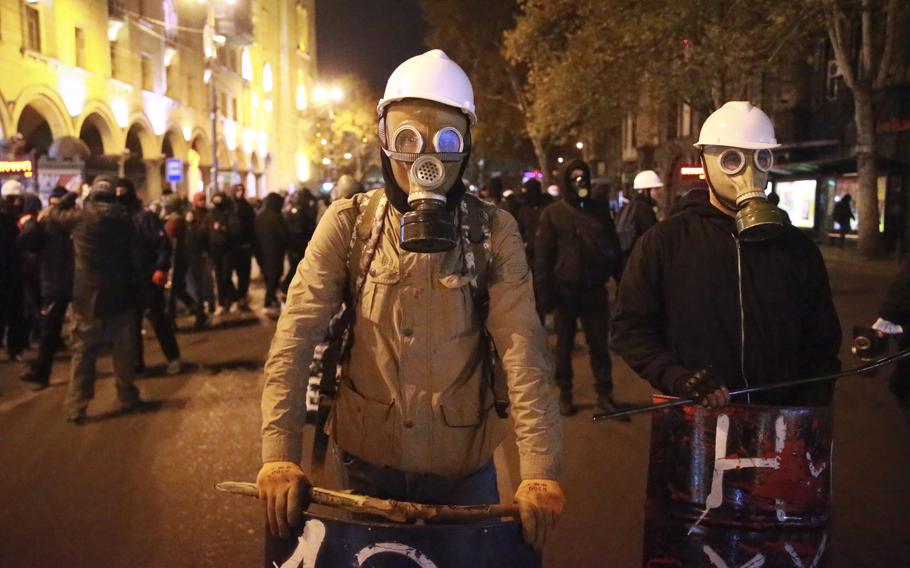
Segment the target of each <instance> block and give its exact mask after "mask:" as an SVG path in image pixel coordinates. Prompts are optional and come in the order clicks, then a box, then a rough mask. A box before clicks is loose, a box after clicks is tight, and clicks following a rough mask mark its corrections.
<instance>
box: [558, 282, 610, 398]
mask: <svg viewBox="0 0 910 568" xmlns="http://www.w3.org/2000/svg"><path fill="white" fill-rule="evenodd" d="M579 319H580V320H581V326H582V329H583V330H584V332H585V342H586V343H587V344H588V352H589V353H590V355H591V370H592V371H593V372H594V390H595V391H597V394H598V395H601V396H604V395H609V394H611V393H612V392H613V363H612V362H611V361H610V345H609V340H610V339H609V337H610V327H609V321H610V304H609V300H608V299H607V289H606V287H605V286H594V287H586V286H560V287H559V288H558V290H557V292H556V322H555V323H556V384H557V385H559V388H560V390H562V391H563V392H571V391H572V349H573V348H574V347H575V331H576V329H577V328H576V323H575V322H576V321H577V320H579Z"/></svg>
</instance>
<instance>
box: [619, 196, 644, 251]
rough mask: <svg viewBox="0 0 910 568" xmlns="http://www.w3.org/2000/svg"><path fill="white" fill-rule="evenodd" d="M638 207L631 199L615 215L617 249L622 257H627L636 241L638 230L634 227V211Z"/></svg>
mask: <svg viewBox="0 0 910 568" xmlns="http://www.w3.org/2000/svg"><path fill="white" fill-rule="evenodd" d="M638 206H639V203H638V200H637V199H635V198H634V197H633V198H632V199H631V200H630V201H629V202H628V203H626V204H625V205H623V207H622V209H620V210H619V213H618V214H617V215H616V223H615V224H616V235H617V236H618V237H619V248H620V250H621V251H622V255H623V257H627V256H629V253H630V252H631V251H632V247H633V246H635V241H636V240H638V236H639V235H638V229H637V228H636V226H635V211H636V209H637V208H638Z"/></svg>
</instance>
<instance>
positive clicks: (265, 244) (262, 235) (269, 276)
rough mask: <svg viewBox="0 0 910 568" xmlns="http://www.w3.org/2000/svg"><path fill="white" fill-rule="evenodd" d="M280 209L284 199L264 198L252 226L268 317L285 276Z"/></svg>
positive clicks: (275, 306)
mask: <svg viewBox="0 0 910 568" xmlns="http://www.w3.org/2000/svg"><path fill="white" fill-rule="evenodd" d="M283 206H284V198H282V197H281V196H280V195H278V194H277V193H274V192H272V193H270V194H268V195H266V196H265V201H264V202H263V204H262V209H261V210H260V211H259V214H257V215H256V221H255V224H254V227H255V229H256V242H257V243H259V258H260V260H261V262H262V278H263V280H265V302H264V305H263V310H264V311H266V312H267V313H270V314H276V313H277V310H278V308H279V304H278V295H277V294H278V289H279V285H280V284H281V275H282V274H283V273H284V255H285V252H287V247H288V227H287V224H286V223H285V221H284V217H283V216H282V215H281V208H282V207H283ZM295 268H296V267H295Z"/></svg>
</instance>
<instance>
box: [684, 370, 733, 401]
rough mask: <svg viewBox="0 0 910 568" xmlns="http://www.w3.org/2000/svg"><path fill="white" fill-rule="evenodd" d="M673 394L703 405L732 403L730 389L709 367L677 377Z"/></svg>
mask: <svg viewBox="0 0 910 568" xmlns="http://www.w3.org/2000/svg"><path fill="white" fill-rule="evenodd" d="M673 394H674V395H676V396H678V397H680V398H688V399H691V400H694V401H696V402H699V403H701V405H702V406H706V407H710V408H720V407H721V406H726V405H728V404H730V391H729V390H727V387H725V386H724V384H723V382H721V381H720V379H718V378H717V377H715V376H714V374H713V373H712V372H711V371H710V370H709V369H702V370H700V371H696V372H694V373H692V374H690V375H686V376H684V377H680V378H679V379H676V382H675V383H674V384H673Z"/></svg>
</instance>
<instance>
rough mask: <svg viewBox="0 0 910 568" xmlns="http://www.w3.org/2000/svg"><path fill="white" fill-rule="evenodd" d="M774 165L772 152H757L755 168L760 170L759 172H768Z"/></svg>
mask: <svg viewBox="0 0 910 568" xmlns="http://www.w3.org/2000/svg"><path fill="white" fill-rule="evenodd" d="M773 165H774V154H772V153H771V150H756V151H755V167H756V168H758V170H759V171H762V172H767V171H768V170H770V169H771V166H773Z"/></svg>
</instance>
